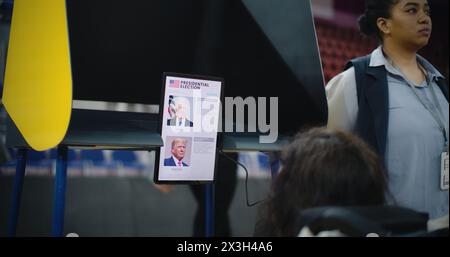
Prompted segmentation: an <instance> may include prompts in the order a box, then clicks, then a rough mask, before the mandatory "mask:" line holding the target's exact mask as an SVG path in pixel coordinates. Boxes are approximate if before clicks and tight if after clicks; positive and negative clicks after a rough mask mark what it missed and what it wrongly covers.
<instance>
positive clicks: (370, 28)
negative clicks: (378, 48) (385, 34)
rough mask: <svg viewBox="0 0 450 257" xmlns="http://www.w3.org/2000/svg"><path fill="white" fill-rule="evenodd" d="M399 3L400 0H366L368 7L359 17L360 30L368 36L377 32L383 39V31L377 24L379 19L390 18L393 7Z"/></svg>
mask: <svg viewBox="0 0 450 257" xmlns="http://www.w3.org/2000/svg"><path fill="white" fill-rule="evenodd" d="M396 3H398V0H366V9H365V11H364V14H363V15H361V16H360V17H359V19H358V25H359V31H361V33H363V34H364V35H366V36H371V35H373V34H376V35H377V37H378V39H379V40H380V41H382V39H383V38H382V37H381V32H380V30H379V29H378V26H377V19H378V18H380V17H382V18H390V17H391V9H392V6H394V5H395V4H396Z"/></svg>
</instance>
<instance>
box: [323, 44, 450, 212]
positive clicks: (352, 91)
mask: <svg viewBox="0 0 450 257" xmlns="http://www.w3.org/2000/svg"><path fill="white" fill-rule="evenodd" d="M417 59H418V61H419V63H420V64H421V65H422V66H423V67H424V68H425V69H426V70H427V73H428V80H429V81H430V82H431V83H430V85H427V83H426V81H424V82H423V83H422V84H421V85H415V86H416V87H417V89H416V91H417V92H418V94H419V96H420V97H421V98H422V99H423V101H424V102H425V104H426V105H428V106H429V108H431V109H433V110H434V111H435V112H436V113H439V112H438V111H437V110H436V108H437V106H436V103H435V101H434V98H433V95H432V93H431V90H430V86H432V87H433V88H434V91H435V93H436V95H437V98H438V102H439V105H440V107H441V111H442V113H443V116H442V115H440V114H439V116H440V118H441V119H442V121H443V123H444V124H445V126H446V130H447V138H448V123H449V105H448V101H447V100H446V99H445V96H444V95H443V93H442V91H441V90H440V88H439V87H438V85H437V84H436V79H437V78H438V77H443V76H442V75H441V74H440V73H439V71H437V70H436V69H435V68H434V67H433V66H432V65H431V64H430V63H429V62H427V61H426V60H425V59H424V58H422V57H421V56H419V55H418V56H417ZM370 66H385V68H386V70H387V81H388V92H389V120H388V133H387V139H386V155H385V161H386V168H387V170H388V176H389V177H388V183H389V184H388V185H389V191H390V193H391V194H392V196H393V197H394V199H395V201H396V203H397V204H398V205H400V206H404V207H408V208H412V209H415V210H417V211H422V212H427V213H429V214H430V218H432V219H433V218H438V217H441V216H444V215H447V214H448V206H449V194H448V193H449V192H448V190H446V191H442V190H441V189H440V179H441V177H440V175H441V174H440V169H441V153H442V151H443V150H444V149H445V140H444V135H443V133H442V130H441V129H440V127H439V125H438V123H437V122H436V120H435V119H434V118H433V116H432V115H431V114H430V112H429V111H428V110H427V109H426V108H425V107H424V106H423V105H422V103H421V102H420V101H419V100H418V99H417V96H416V95H415V94H414V92H413V90H412V89H411V87H410V86H409V84H408V82H407V80H406V79H405V77H404V76H403V75H402V74H401V73H400V72H399V71H398V70H397V69H395V68H394V67H393V66H392V65H391V64H390V62H389V61H388V60H387V59H386V58H385V57H384V55H383V52H382V50H381V47H379V48H377V49H376V50H374V51H373V52H372V55H371V62H370ZM328 87H329V88H328ZM356 94H357V93H356V82H355V76H354V69H349V70H347V71H345V72H343V73H341V74H340V75H338V76H337V77H336V78H334V79H333V80H331V81H330V83H329V84H328V85H327V98H328V105H329V109H330V114H329V116H330V117H329V124H328V126H329V127H334V128H341V129H347V130H350V131H352V128H353V127H354V125H355V121H356V116H357V113H358V104H357V95H356Z"/></svg>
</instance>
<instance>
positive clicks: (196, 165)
mask: <svg viewBox="0 0 450 257" xmlns="http://www.w3.org/2000/svg"><path fill="white" fill-rule="evenodd" d="M222 89H223V80H222V79H218V78H211V77H200V76H193V75H180V74H172V73H165V74H164V76H163V96H162V98H161V99H162V102H161V105H160V115H161V118H162V122H161V136H162V139H163V142H164V146H163V147H161V148H160V150H159V151H158V152H157V156H156V165H155V175H154V180H155V182H156V183H196V182H212V181H213V180H214V173H215V164H216V155H217V142H218V138H217V135H218V127H219V117H220V100H221V97H222Z"/></svg>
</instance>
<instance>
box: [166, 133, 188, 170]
mask: <svg viewBox="0 0 450 257" xmlns="http://www.w3.org/2000/svg"><path fill="white" fill-rule="evenodd" d="M166 142H170V139H169V138H168V139H167V141H166ZM188 146H189V145H188V140H187V139H186V138H174V139H173V140H172V143H171V148H170V154H166V157H167V156H168V157H167V158H165V159H164V166H174V167H189V165H188V164H187V163H186V162H189V161H187V159H188V158H187V157H188V156H186V155H188V154H187V152H188ZM166 153H167V151H166Z"/></svg>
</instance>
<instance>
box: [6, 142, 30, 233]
mask: <svg viewBox="0 0 450 257" xmlns="http://www.w3.org/2000/svg"><path fill="white" fill-rule="evenodd" d="M26 164H27V150H26V149H19V151H18V152H17V164H16V174H15V176H14V185H13V192H12V196H11V208H10V210H9V216H8V234H7V236H9V237H13V236H15V235H16V230H17V220H18V217H19V209H20V199H21V196H22V188H23V179H24V176H25V168H26Z"/></svg>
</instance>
